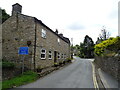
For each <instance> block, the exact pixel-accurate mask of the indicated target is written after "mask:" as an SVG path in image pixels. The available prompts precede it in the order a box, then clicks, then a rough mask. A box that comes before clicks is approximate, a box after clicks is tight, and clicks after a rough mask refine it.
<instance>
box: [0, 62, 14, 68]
mask: <svg viewBox="0 0 120 90" xmlns="http://www.w3.org/2000/svg"><path fill="white" fill-rule="evenodd" d="M14 67H15V64H14V63H12V62H8V61H2V68H8V69H11V68H14Z"/></svg>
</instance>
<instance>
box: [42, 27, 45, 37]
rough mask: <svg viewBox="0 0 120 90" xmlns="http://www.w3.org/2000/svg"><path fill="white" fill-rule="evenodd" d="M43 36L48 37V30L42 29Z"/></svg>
mask: <svg viewBox="0 0 120 90" xmlns="http://www.w3.org/2000/svg"><path fill="white" fill-rule="evenodd" d="M42 37H43V38H46V30H44V29H42Z"/></svg>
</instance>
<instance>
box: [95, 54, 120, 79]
mask: <svg viewBox="0 0 120 90" xmlns="http://www.w3.org/2000/svg"><path fill="white" fill-rule="evenodd" d="M95 63H96V64H97V65H98V66H99V67H100V68H101V69H102V70H104V71H105V72H107V73H109V74H111V75H112V76H114V77H115V78H116V79H117V80H120V73H119V71H120V56H116V57H115V56H114V57H102V56H101V57H98V56H96V57H95Z"/></svg>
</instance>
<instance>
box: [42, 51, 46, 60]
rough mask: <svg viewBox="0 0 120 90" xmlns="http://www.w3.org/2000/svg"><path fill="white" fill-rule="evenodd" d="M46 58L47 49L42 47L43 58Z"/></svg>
mask: <svg viewBox="0 0 120 90" xmlns="http://www.w3.org/2000/svg"><path fill="white" fill-rule="evenodd" d="M45 58H46V50H45V49H41V59H45Z"/></svg>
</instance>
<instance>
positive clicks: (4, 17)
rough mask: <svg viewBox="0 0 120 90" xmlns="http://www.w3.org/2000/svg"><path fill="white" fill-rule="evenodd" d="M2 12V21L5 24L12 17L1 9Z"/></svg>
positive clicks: (0, 17) (0, 16) (0, 18)
mask: <svg viewBox="0 0 120 90" xmlns="http://www.w3.org/2000/svg"><path fill="white" fill-rule="evenodd" d="M0 12H2V15H0V20H2V23H3V22H5V21H6V20H7V19H8V18H9V17H10V15H9V14H7V13H6V11H5V9H1V8H0Z"/></svg>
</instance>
